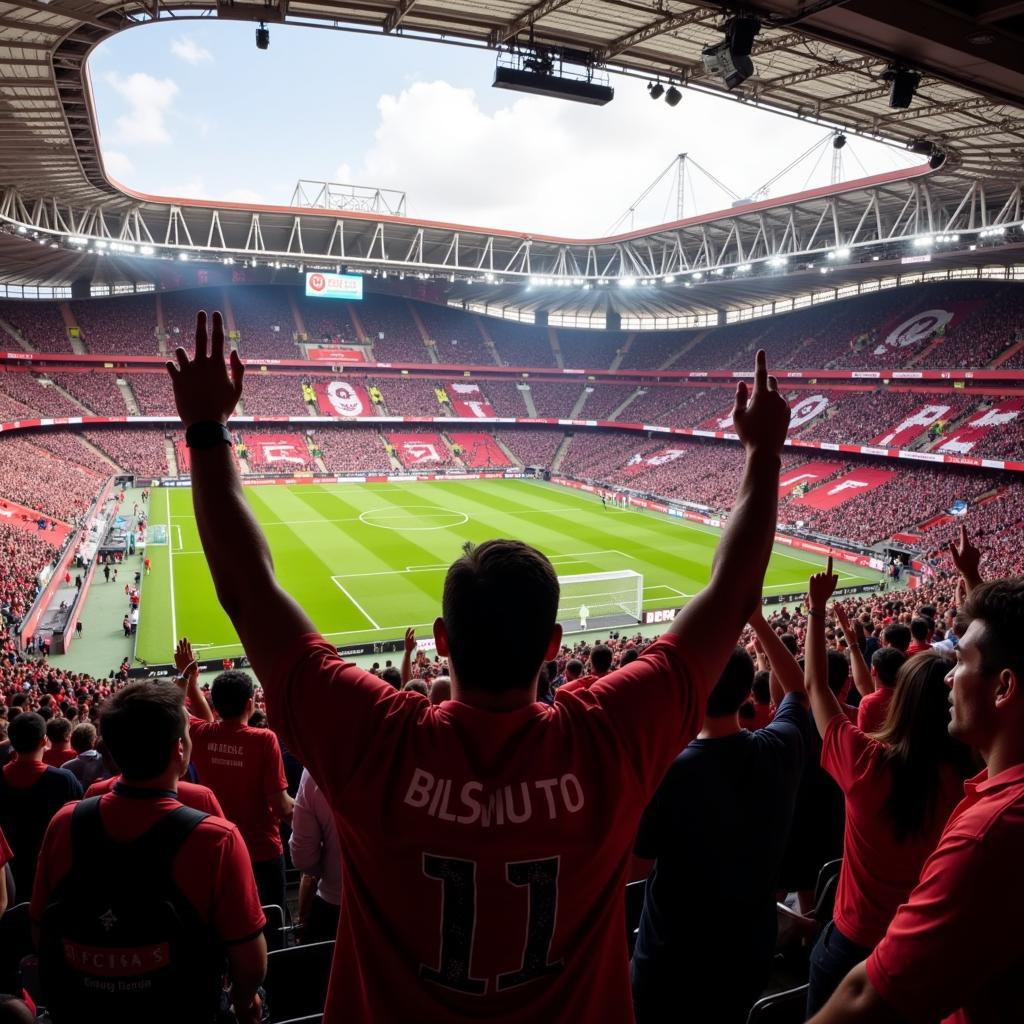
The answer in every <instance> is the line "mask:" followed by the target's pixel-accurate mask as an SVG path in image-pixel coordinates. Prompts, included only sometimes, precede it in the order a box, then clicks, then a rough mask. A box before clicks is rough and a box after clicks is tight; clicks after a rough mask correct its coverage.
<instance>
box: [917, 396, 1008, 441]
mask: <svg viewBox="0 0 1024 1024" xmlns="http://www.w3.org/2000/svg"><path fill="white" fill-rule="evenodd" d="M1022 410H1024V398H1009V399H1007V400H1006V401H1005V402H1000V403H999V404H998V405H993V406H992V408H991V409H987V410H986V411H985V412H979V413H978V414H977V415H975V416H972V417H971V419H969V420H968V421H967V422H966V423H965V424H963V425H962V426H960V427H958V428H957V429H956V430H955V431H954V432H953V433H952V434H950V435H949V437H947V438H946V440H945V441H943V442H942V444H940V445H939V446H938V448H936V449H935V450H936V451H937V452H941V453H942V454H943V455H967V454H968V453H969V452H970V451H971V450H972V449H973V448H974V447H975V445H977V443H978V442H979V441H980V440H981V439H982V438H983V437H985V436H986V435H987V434H988V433H989V432H990V431H992V430H995V429H997V428H999V427H1009V426H1011V424H1016V421H1017V420H1018V419H1019V417H1020V414H1021V411H1022Z"/></svg>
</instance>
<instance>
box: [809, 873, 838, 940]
mask: <svg viewBox="0 0 1024 1024" xmlns="http://www.w3.org/2000/svg"><path fill="white" fill-rule="evenodd" d="M842 866H843V858H842V857H837V858H836V859H835V860H830V861H829V862H828V863H827V864H825V865H823V866H822V869H821V870H820V871H819V872H818V881H817V883H816V884H815V887H814V909H813V910H812V911H811V916H812V917H813V918H814V920H815V921H817V922H818V925H819V927H821V928H824V927H825V925H827V924H828V923H829V921H831V920H832V910H833V908H834V907H835V903H836V890H837V889H838V888H839V869H840V868H841V867H842Z"/></svg>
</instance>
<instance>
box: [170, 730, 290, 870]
mask: <svg viewBox="0 0 1024 1024" xmlns="http://www.w3.org/2000/svg"><path fill="white" fill-rule="evenodd" d="M189 735H190V736H191V737H192V763H193V764H194V765H195V766H196V771H197V772H198V773H199V778H200V779H201V780H202V782H203V784H204V785H206V786H209V787H210V789H212V790H213V791H214V793H216V794H217V799H218V800H220V802H221V805H222V806H223V808H224V816H225V817H226V818H227V819H228V821H233V822H234V823H235V824H236V825H237V826H238V828H239V831H240V832H241V833H242V837H243V838H244V839H245V845H246V846H248V847H249V853H250V854H251V855H252V859H253V861H255V862H257V863H258V862H260V861H265V860H273V859H274V858H275V857H280V856H281V854H282V853H283V852H284V847H283V846H282V845H281V832H280V830H279V829H278V826H277V816H276V815H275V813H274V811H273V810H272V809H271V807H270V798H271V797H272V796H274V795H275V794H277V793H281V792H282V791H284V790H286V789H287V788H288V779H287V778H286V777H285V774H284V762H283V761H282V760H281V747H280V745H279V744H278V742H277V737H276V736H275V735H274V734H273V733H272V732H271V731H270V730H269V729H250V728H249V726H247V725H240V724H239V723H237V722H203V721H200V720H199V719H198V718H192V719H190V721H189Z"/></svg>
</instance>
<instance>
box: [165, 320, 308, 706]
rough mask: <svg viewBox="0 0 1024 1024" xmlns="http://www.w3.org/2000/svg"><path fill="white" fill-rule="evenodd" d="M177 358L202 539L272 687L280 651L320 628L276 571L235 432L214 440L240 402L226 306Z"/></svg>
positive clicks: (200, 323)
mask: <svg viewBox="0 0 1024 1024" xmlns="http://www.w3.org/2000/svg"><path fill="white" fill-rule="evenodd" d="M175 358H176V360H177V362H169V363H168V364H167V370H168V372H169V373H170V375H171V382H172V384H173V386H174V401H175V404H176V405H177V408H178V415H179V416H180V417H181V422H182V423H183V424H184V426H185V428H186V433H185V437H186V441H189V442H190V450H189V456H190V460H191V466H192V503H193V506H194V508H195V514H196V525H197V526H198V527H199V539H200V541H201V543H202V545H203V551H204V553H205V554H206V561H207V564H208V565H209V567H210V574H211V575H212V576H213V583H214V586H215V587H216V590H217V598H218V600H219V601H220V603H221V606H222V607H223V608H224V610H225V611H226V612H227V614H228V618H230V619H231V623H232V625H233V626H234V627H235V629H236V631H237V632H238V636H239V638H240V639H241V641H242V646H243V647H244V648H245V653H246V654H247V655H248V657H249V661H250V662H251V663H252V666H253V668H254V670H255V671H256V675H257V676H259V678H260V680H261V682H262V683H263V685H264V686H266V685H267V683H268V682H271V681H272V680H271V673H270V671H269V669H270V668H271V667H272V665H273V663H274V659H275V657H276V655H277V654H278V653H279V652H280V651H281V650H282V649H283V648H284V647H286V646H287V645H288V644H289V643H290V642H291V641H292V640H293V639H294V638H296V637H298V636H300V635H301V634H303V633H312V632H315V627H314V626H313V623H312V622H311V621H310V620H309V617H308V616H307V615H306V613H305V612H304V611H303V610H302V609H301V608H300V607H299V605H298V604H297V603H296V601H295V600H294V599H293V598H292V597H291V596H290V595H289V594H287V593H286V592H285V591H284V590H283V589H282V588H281V587H280V585H279V584H278V582H277V579H276V577H275V576H274V563H273V560H272V559H271V557H270V548H269V547H268V546H267V541H266V538H265V537H264V536H263V532H262V530H260V527H259V524H258V523H257V522H256V517H255V516H254V515H253V514H252V511H251V509H250V508H249V506H248V504H247V503H246V500H245V496H244V495H243V493H242V482H241V479H240V478H239V475H238V467H237V465H236V463H235V456H234V452H233V451H232V446H231V444H230V437H227V438H225V439H224V440H220V439H217V440H214V441H211V440H210V437H211V436H214V437H216V431H217V428H218V426H221V427H222V426H223V425H224V424H226V423H227V421H228V417H229V416H230V415H231V413H232V411H233V410H234V408H235V405H236V404H237V403H238V399H239V397H240V396H241V394H242V376H243V373H244V367H243V366H242V361H241V360H240V359H239V357H238V353H237V352H235V351H232V353H231V357H230V366H231V372H230V376H229V374H228V367H227V366H226V365H225V363H224V322H223V319H222V318H221V315H220V313H214V314H213V332H212V347H211V339H210V336H209V333H208V331H207V320H206V313H204V312H201V313H199V315H198V316H197V317H196V348H195V354H194V355H193V357H192V358H191V359H190V358H189V357H188V355H187V354H186V352H185V350H184V349H182V348H179V349H177V350H176V351H175ZM196 435H199V436H198V437H197V436H196ZM203 435H205V437H204V436H203Z"/></svg>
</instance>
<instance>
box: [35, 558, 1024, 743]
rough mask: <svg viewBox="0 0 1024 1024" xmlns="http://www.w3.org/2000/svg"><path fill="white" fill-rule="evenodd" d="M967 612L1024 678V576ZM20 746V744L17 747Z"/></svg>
mask: <svg viewBox="0 0 1024 1024" xmlns="http://www.w3.org/2000/svg"><path fill="white" fill-rule="evenodd" d="M964 615H965V616H966V617H967V619H968V620H969V621H971V622H973V621H975V620H979V619H980V620H981V621H982V622H983V623H984V624H985V629H984V630H983V631H982V633H981V636H980V637H979V638H978V650H979V651H980V652H981V661H982V666H983V668H984V670H985V672H988V673H992V672H1001V671H1002V670H1003V669H1004V668H1008V669H1010V670H1011V671H1012V672H1013V673H1014V674H1015V675H1016V676H1017V679H1018V681H1024V650H1022V648H1021V642H1020V641H1021V637H1022V636H1024V576H1013V577H1010V578H1009V579H1005V580H992V582H990V583H982V584H981V585H980V586H977V587H975V588H974V589H973V590H972V591H971V592H970V593H969V594H968V595H967V600H966V601H965V602H964ZM15 749H17V747H15Z"/></svg>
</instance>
